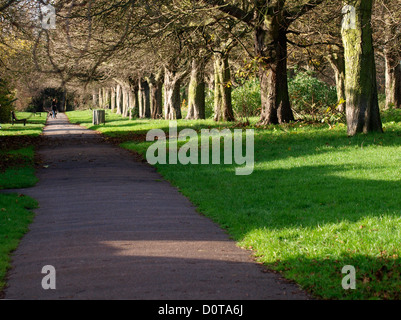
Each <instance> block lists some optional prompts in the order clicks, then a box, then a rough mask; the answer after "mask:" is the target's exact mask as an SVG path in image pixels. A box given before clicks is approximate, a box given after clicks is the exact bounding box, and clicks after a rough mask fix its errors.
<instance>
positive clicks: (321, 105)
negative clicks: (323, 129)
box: [288, 71, 337, 121]
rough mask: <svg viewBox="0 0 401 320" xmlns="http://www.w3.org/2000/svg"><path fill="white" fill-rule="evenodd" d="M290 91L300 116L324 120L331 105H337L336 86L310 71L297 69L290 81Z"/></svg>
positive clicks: (296, 112) (294, 109)
mask: <svg viewBox="0 0 401 320" xmlns="http://www.w3.org/2000/svg"><path fill="white" fill-rule="evenodd" d="M288 92H289V95H290V100H291V105H292V109H293V111H294V113H295V114H296V115H297V116H298V117H305V116H307V115H309V116H311V117H312V120H315V121H316V120H319V121H320V120H322V117H324V114H325V111H326V110H327V108H328V107H329V106H335V105H337V92H336V88H335V87H331V86H329V85H327V84H326V83H325V82H323V81H321V80H319V79H318V78H316V77H315V76H314V74H313V72H310V71H295V77H293V78H291V79H289V81H288Z"/></svg>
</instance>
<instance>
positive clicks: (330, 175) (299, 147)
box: [69, 110, 401, 299]
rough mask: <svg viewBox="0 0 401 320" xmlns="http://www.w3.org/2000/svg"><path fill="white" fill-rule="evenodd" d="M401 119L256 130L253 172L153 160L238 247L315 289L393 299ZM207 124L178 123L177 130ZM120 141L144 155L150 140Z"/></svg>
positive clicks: (142, 126) (397, 285)
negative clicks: (368, 130) (351, 273)
mask: <svg viewBox="0 0 401 320" xmlns="http://www.w3.org/2000/svg"><path fill="white" fill-rule="evenodd" d="M69 116H70V118H71V117H73V114H71V115H69ZM76 116H77V117H83V113H82V114H77V115H76ZM400 118H401V112H400V111H399V110H398V111H392V112H391V113H389V114H386V115H385V116H384V125H385V131H386V132H385V134H370V135H358V136H356V137H352V138H349V137H347V136H346V128H345V127H344V126H337V127H336V128H334V129H332V130H329V129H328V128H327V126H322V125H301V124H299V123H298V124H294V125H288V126H282V127H280V126H271V127H269V128H267V129H258V130H256V132H255V162H256V164H255V170H254V173H253V174H252V175H250V176H242V177H240V176H236V175H235V165H188V166H184V165H157V166H156V167H157V169H158V171H159V172H160V173H161V174H162V175H163V176H164V177H165V178H166V179H168V180H169V181H171V182H172V183H173V184H174V185H175V186H177V187H179V189H180V190H181V192H182V193H183V194H184V195H186V196H187V197H188V198H189V199H190V200H191V201H192V202H193V203H194V204H195V205H196V206H197V207H198V209H199V211H200V212H202V213H203V214H205V215H207V216H208V217H210V218H212V219H213V220H214V221H216V222H217V223H219V225H220V226H222V227H223V228H225V229H226V230H227V231H228V232H229V234H230V235H231V236H232V237H233V239H235V240H236V241H237V242H238V244H239V245H240V246H242V247H244V248H247V249H251V250H253V252H254V254H255V256H256V257H257V259H258V260H259V261H260V262H263V263H264V264H265V265H266V266H267V267H268V268H270V269H273V270H277V271H280V272H281V273H282V274H283V275H284V276H285V277H286V278H288V279H292V280H295V281H296V282H297V283H299V284H300V285H301V286H302V287H303V288H304V289H306V290H308V291H309V292H311V293H313V294H314V295H315V296H317V297H321V298H323V299H399V298H401V294H400V292H401V260H400V255H401V252H400V251H401V249H400V248H401V188H400V179H401V170H400V163H401V125H400V123H399V122H398V121H399V119H400ZM84 122H85V121H83V123H84ZM211 125H212V124H211V122H210V121H209V120H206V121H204V122H196V123H194V122H192V121H190V122H188V121H179V126H180V127H181V128H183V127H185V126H187V127H193V126H195V127H196V126H198V127H202V126H204V127H210V126H211ZM88 126H89V127H90V125H89V124H88ZM167 126H168V124H167V123H166V122H163V121H158V122H155V123H153V122H151V121H142V120H141V121H132V122H129V121H127V120H118V118H117V119H114V120H112V122H110V123H109V124H107V125H106V126H104V127H96V128H93V129H97V130H99V131H101V132H103V133H105V134H106V135H112V136H116V135H119V134H120V135H123V134H126V131H127V130H129V131H134V132H135V131H136V130H139V131H144V130H145V131H146V130H148V129H150V128H167ZM214 126H216V125H214ZM122 146H123V147H124V148H127V149H132V150H136V151H138V152H140V153H142V154H145V152H146V150H147V148H148V147H149V146H150V143H149V142H138V141H134V142H125V143H124V144H123V145H122ZM345 265H353V266H354V267H355V268H356V271H357V274H356V276H357V283H356V286H357V288H356V290H349V291H347V290H344V289H343V288H342V286H341V282H342V278H343V277H344V276H345V275H344V274H342V273H341V271H342V268H343V267H344V266H345Z"/></svg>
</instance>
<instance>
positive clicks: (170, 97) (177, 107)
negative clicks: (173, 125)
mask: <svg viewBox="0 0 401 320" xmlns="http://www.w3.org/2000/svg"><path fill="white" fill-rule="evenodd" d="M181 77H182V75H181V74H178V72H176V71H174V70H170V69H169V68H167V67H166V68H165V76H164V117H165V119H166V120H174V119H182V114H181V97H180V89H181Z"/></svg>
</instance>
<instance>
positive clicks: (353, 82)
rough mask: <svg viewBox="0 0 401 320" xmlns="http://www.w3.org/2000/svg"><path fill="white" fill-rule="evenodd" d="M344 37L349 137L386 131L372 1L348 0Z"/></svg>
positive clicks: (343, 27)
mask: <svg viewBox="0 0 401 320" xmlns="http://www.w3.org/2000/svg"><path fill="white" fill-rule="evenodd" d="M345 4H346V5H345V6H344V8H343V13H344V14H345V16H344V21H343V26H342V30H341V33H342V38H343V43H344V56H345V71H346V72H345V90H346V98H347V99H346V101H347V124H348V135H350V136H354V135H356V134H357V133H360V132H364V133H368V132H372V131H378V132H383V128H382V122H381V118H380V111H379V102H378V96H377V83H376V64H375V59H374V50H373V39H372V29H371V16H372V0H347V1H345Z"/></svg>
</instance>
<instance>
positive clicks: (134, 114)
mask: <svg viewBox="0 0 401 320" xmlns="http://www.w3.org/2000/svg"><path fill="white" fill-rule="evenodd" d="M131 86H132V88H131V91H132V104H131V110H130V119H131V120H132V119H133V118H138V117H139V86H138V82H137V81H131Z"/></svg>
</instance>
